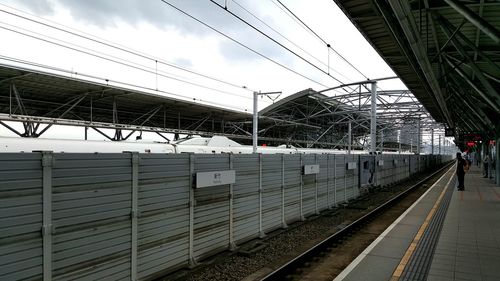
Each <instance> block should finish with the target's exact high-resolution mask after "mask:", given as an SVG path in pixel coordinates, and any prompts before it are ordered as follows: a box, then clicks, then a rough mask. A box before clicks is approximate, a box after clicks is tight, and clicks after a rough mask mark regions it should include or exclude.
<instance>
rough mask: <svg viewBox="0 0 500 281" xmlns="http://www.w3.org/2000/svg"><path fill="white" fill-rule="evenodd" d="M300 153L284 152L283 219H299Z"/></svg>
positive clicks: (289, 220)
mask: <svg viewBox="0 0 500 281" xmlns="http://www.w3.org/2000/svg"><path fill="white" fill-rule="evenodd" d="M300 157H301V155H300V154H285V155H284V159H285V221H286V222H287V223H291V222H294V221H297V220H299V219H300V175H301V167H300Z"/></svg>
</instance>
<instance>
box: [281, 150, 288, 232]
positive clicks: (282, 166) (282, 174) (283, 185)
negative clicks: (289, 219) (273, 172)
mask: <svg viewBox="0 0 500 281" xmlns="http://www.w3.org/2000/svg"><path fill="white" fill-rule="evenodd" d="M281 227H282V228H287V227H288V226H287V225H286V219H285V154H281Z"/></svg>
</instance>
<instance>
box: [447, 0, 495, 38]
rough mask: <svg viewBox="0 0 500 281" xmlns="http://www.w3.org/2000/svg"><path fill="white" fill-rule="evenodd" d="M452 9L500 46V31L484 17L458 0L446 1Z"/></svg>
mask: <svg viewBox="0 0 500 281" xmlns="http://www.w3.org/2000/svg"><path fill="white" fill-rule="evenodd" d="M444 1H445V2H446V3H447V4H448V5H450V7H452V8H453V9H455V10H456V11H457V12H458V13H460V14H461V15H462V16H464V17H465V18H466V19H467V20H468V21H470V22H471V23H472V24H473V25H475V26H476V27H477V28H479V29H481V30H482V31H483V32H484V33H485V34H486V35H488V36H489V37H490V38H491V39H493V41H495V43H497V44H500V31H498V30H497V29H496V28H495V27H494V26H492V25H491V24H489V23H488V22H487V21H486V20H484V19H483V18H482V17H480V16H478V15H477V14H476V13H474V12H473V11H472V10H471V9H469V8H468V7H467V6H465V5H463V4H462V3H460V2H459V1H456V0H444Z"/></svg>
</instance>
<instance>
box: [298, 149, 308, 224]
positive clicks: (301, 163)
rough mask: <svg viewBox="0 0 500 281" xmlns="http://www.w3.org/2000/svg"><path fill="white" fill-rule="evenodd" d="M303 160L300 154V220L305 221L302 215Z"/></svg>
mask: <svg viewBox="0 0 500 281" xmlns="http://www.w3.org/2000/svg"><path fill="white" fill-rule="evenodd" d="M303 171H304V160H303V159H302V154H300V218H299V219H300V220H301V221H305V220H306V219H305V217H304V202H303V192H304V172H303Z"/></svg>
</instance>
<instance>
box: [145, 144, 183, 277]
mask: <svg viewBox="0 0 500 281" xmlns="http://www.w3.org/2000/svg"><path fill="white" fill-rule="evenodd" d="M139 163H140V165H139V196H138V198H139V202H138V205H139V222H138V239H139V241H138V254H137V256H138V278H140V279H143V278H145V277H148V276H152V275H155V274H156V273H157V272H159V271H162V270H169V271H171V270H172V269H173V268H178V267H180V266H185V265H187V264H188V253H189V249H188V246H189V240H188V239H189V189H190V186H189V176H190V175H189V155H188V154H141V155H140V162H139Z"/></svg>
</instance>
